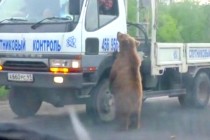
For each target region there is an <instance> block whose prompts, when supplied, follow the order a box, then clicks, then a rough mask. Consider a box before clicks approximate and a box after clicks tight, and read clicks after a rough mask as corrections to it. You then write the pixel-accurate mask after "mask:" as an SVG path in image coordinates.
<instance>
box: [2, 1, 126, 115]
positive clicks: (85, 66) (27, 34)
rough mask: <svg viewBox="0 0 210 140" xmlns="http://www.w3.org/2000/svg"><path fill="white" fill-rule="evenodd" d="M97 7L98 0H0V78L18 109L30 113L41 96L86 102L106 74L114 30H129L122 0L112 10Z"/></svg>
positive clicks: (52, 100) (62, 102)
mask: <svg viewBox="0 0 210 140" xmlns="http://www.w3.org/2000/svg"><path fill="white" fill-rule="evenodd" d="M99 8H100V3H99V1H98V0H44V1H43V0H37V1H34V0H3V1H2V2H1V4H0V13H1V14H0V67H1V71H0V77H1V78H0V79H1V80H0V84H1V85H4V86H5V87H7V88H8V89H9V91H10V94H9V102H10V106H11V109H12V110H13V111H14V112H15V113H16V114H17V115H19V116H29V115H34V114H35V113H36V112H37V111H38V109H39V107H40V105H41V103H42V102H43V101H46V102H49V103H51V104H53V105H55V106H57V107H60V106H63V105H65V104H75V103H86V98H89V96H90V93H91V91H92V90H93V87H94V86H96V85H97V83H98V82H99V81H100V80H101V79H103V78H107V77H108V71H109V70H110V68H111V65H112V63H113V56H112V52H114V51H117V50H118V49H119V44H118V41H117V39H116V35H117V32H118V31H121V32H124V33H125V32H127V25H126V10H125V2H124V1H121V0H115V1H114V2H113V7H112V8H113V11H114V12H113V13H110V14H103V13H101V12H100V9H99ZM83 99H84V100H85V101H83ZM27 100H30V102H28V104H27V102H23V101H27ZM31 100H33V101H31Z"/></svg>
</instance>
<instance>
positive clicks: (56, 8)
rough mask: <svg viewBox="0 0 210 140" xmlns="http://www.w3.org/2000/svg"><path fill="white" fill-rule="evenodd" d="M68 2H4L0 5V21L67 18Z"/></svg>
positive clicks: (35, 0)
mask: <svg viewBox="0 0 210 140" xmlns="http://www.w3.org/2000/svg"><path fill="white" fill-rule="evenodd" d="M68 8H69V1H68V0H2V2H1V3H0V20H3V19H7V18H23V19H27V20H28V21H35V22H36V21H39V20H41V19H43V18H47V17H52V16H55V17H67V16H71V15H70V14H69V12H68V11H69V10H68Z"/></svg>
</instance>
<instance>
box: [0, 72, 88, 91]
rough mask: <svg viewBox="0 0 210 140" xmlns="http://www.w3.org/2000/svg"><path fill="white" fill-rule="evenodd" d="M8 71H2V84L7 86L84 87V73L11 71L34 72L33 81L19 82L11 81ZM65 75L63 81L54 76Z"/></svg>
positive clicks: (0, 75)
mask: <svg viewBox="0 0 210 140" xmlns="http://www.w3.org/2000/svg"><path fill="white" fill-rule="evenodd" d="M8 73H10V71H1V72H0V85H5V86H24V87H40V88H76V89H80V88H83V87H84V85H85V83H84V82H83V73H70V74H52V73H50V72H14V71H11V73H26V74H27V73H30V74H33V79H34V80H33V82H17V81H9V80H8ZM56 76H60V77H63V83H55V82H54V77H56Z"/></svg>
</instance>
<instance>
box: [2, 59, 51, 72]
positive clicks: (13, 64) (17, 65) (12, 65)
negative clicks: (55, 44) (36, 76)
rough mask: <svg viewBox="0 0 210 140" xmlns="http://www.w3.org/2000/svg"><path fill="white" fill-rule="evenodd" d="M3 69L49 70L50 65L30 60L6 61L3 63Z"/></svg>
mask: <svg viewBox="0 0 210 140" xmlns="http://www.w3.org/2000/svg"><path fill="white" fill-rule="evenodd" d="M3 69H4V70H16V71H48V67H47V65H46V64H45V63H43V62H30V61H6V62H5V63H4V64H3Z"/></svg>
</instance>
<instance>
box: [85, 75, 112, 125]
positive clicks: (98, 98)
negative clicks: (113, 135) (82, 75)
mask: <svg viewBox="0 0 210 140" xmlns="http://www.w3.org/2000/svg"><path fill="white" fill-rule="evenodd" d="M86 113H87V114H88V115H89V116H90V117H91V119H93V120H94V121H95V122H104V123H108V122H112V121H113V120H114V119H115V104H114V96H113V95H112V94H111V92H110V90H109V80H108V78H105V79H102V80H101V81H100V82H99V83H98V85H97V86H96V87H95V88H94V90H93V92H92V93H91V98H90V100H89V102H88V103H87V104H86Z"/></svg>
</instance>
